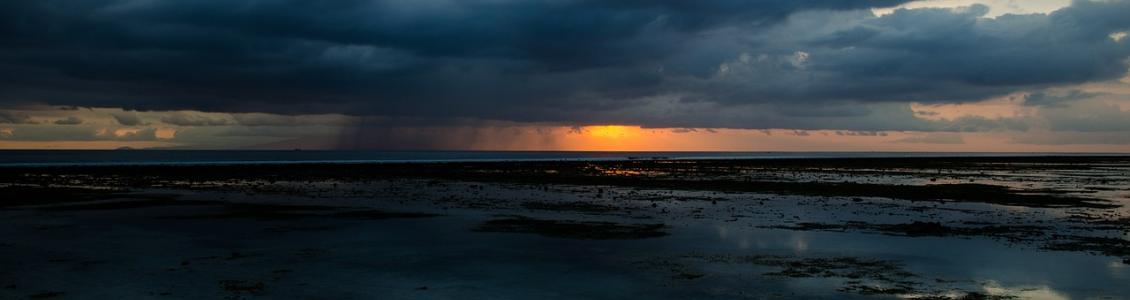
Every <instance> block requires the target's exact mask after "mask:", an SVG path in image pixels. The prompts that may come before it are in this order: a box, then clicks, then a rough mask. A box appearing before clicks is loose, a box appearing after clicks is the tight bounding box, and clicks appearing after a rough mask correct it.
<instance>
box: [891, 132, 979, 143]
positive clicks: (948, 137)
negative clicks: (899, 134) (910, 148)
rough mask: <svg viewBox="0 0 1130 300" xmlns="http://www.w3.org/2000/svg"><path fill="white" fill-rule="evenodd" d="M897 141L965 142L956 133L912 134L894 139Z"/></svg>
mask: <svg viewBox="0 0 1130 300" xmlns="http://www.w3.org/2000/svg"><path fill="white" fill-rule="evenodd" d="M893 142H895V143H914V144H964V143H965V140H964V139H962V138H961V135H960V134H956V133H929V134H925V135H921V136H912V137H906V138H901V139H898V140H894V141H893Z"/></svg>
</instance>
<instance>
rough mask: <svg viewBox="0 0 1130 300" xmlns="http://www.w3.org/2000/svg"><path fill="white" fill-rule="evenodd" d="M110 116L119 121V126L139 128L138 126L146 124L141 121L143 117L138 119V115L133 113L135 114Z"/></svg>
mask: <svg viewBox="0 0 1130 300" xmlns="http://www.w3.org/2000/svg"><path fill="white" fill-rule="evenodd" d="M110 115H111V116H113V117H114V120H116V121H118V124H122V125H125V126H137V125H144V124H145V123H144V122H142V121H141V117H138V116H137V114H136V113H133V112H128V111H125V112H118V113H112V114H110Z"/></svg>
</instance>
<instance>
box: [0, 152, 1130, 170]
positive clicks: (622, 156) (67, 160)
mask: <svg viewBox="0 0 1130 300" xmlns="http://www.w3.org/2000/svg"><path fill="white" fill-rule="evenodd" d="M1052 155H1055V156H1095V155H1126V154H1115V153H1000V152H995V153H985V152H607V151H346V150H342V151H307V150H303V151H282V150H104V151H103V150H2V151H0V167H3V166H9V167H11V166H79V165H92V166H93V165H214V164H215V165H218V164H224V165H231V164H292V163H397V162H445V161H578V160H579V161H596V160H631V159H780V158H852V157H859V158H864V157H999V156H1052Z"/></svg>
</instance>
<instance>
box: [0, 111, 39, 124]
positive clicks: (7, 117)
mask: <svg viewBox="0 0 1130 300" xmlns="http://www.w3.org/2000/svg"><path fill="white" fill-rule="evenodd" d="M33 123H35V121H32V120H31V117H30V116H28V115H27V114H25V113H20V112H10V111H3V110H0V124H33Z"/></svg>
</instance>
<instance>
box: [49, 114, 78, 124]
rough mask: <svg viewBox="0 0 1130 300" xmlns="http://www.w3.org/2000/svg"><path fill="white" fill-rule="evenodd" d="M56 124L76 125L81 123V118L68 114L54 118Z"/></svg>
mask: <svg viewBox="0 0 1130 300" xmlns="http://www.w3.org/2000/svg"><path fill="white" fill-rule="evenodd" d="M55 124H56V125H78V124H82V118H79V117H75V116H70V117H66V118H63V119H58V120H55Z"/></svg>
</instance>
